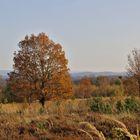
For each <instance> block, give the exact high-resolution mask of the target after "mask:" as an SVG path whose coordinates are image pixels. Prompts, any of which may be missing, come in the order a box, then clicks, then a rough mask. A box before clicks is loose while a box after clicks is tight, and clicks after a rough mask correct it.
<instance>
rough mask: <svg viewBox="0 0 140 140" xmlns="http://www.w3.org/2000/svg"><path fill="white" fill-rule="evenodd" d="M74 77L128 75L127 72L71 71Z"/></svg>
mask: <svg viewBox="0 0 140 140" xmlns="http://www.w3.org/2000/svg"><path fill="white" fill-rule="evenodd" d="M71 76H72V78H73V79H80V78H82V77H85V76H87V77H98V76H110V77H114V76H115V77H116V76H127V73H126V72H74V73H73V72H71Z"/></svg>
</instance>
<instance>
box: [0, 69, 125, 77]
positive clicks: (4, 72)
mask: <svg viewBox="0 0 140 140" xmlns="http://www.w3.org/2000/svg"><path fill="white" fill-rule="evenodd" d="M9 72H10V70H0V75H1V76H2V77H3V78H4V79H6V78H8V75H7V74H8V73H9ZM70 74H71V77H72V78H73V79H80V78H82V77H84V76H87V77H98V76H126V75H127V74H126V72H71V73H70Z"/></svg>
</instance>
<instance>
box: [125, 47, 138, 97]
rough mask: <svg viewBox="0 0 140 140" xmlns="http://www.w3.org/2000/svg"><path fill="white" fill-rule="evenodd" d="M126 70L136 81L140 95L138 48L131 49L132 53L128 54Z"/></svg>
mask: <svg viewBox="0 0 140 140" xmlns="http://www.w3.org/2000/svg"><path fill="white" fill-rule="evenodd" d="M127 71H128V73H129V75H130V76H133V77H134V78H135V80H136V81H137V83H138V87H139V96H140V49H134V50H132V54H129V55H128V67H127Z"/></svg>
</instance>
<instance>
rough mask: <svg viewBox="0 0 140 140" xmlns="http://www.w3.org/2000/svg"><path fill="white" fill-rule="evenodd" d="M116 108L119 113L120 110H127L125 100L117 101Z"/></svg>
mask: <svg viewBox="0 0 140 140" xmlns="http://www.w3.org/2000/svg"><path fill="white" fill-rule="evenodd" d="M116 110H117V112H118V113H120V112H124V111H125V106H124V102H123V101H120V100H119V101H117V103H116Z"/></svg>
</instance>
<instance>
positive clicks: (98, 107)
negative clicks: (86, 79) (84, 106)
mask: <svg viewBox="0 0 140 140" xmlns="http://www.w3.org/2000/svg"><path fill="white" fill-rule="evenodd" d="M90 108H91V110H92V111H94V112H102V110H103V103H102V99H101V98H100V97H97V98H93V100H92V102H91V104H90Z"/></svg>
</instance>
